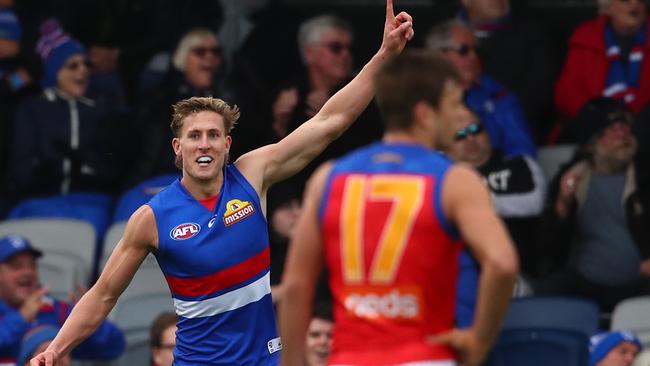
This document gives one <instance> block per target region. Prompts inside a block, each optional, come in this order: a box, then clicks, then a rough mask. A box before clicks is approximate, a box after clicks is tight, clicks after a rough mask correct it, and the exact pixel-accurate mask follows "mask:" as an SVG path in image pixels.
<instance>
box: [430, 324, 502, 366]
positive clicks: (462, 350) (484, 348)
mask: <svg viewBox="0 0 650 366" xmlns="http://www.w3.org/2000/svg"><path fill="white" fill-rule="evenodd" d="M426 340H427V341H428V342H431V343H437V344H444V345H447V346H450V347H451V348H453V349H454V350H456V354H457V357H458V361H459V365H461V366H479V365H480V364H481V363H482V362H483V360H484V359H485V357H486V356H487V354H488V351H489V350H490V345H489V344H488V343H487V342H485V341H483V340H481V339H479V338H478V336H477V334H476V332H475V331H474V330H473V329H471V328H469V329H458V328H454V329H452V330H449V331H447V332H444V333H441V334H436V335H432V336H429V337H427V339H426Z"/></svg>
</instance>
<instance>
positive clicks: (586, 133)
mask: <svg viewBox="0 0 650 366" xmlns="http://www.w3.org/2000/svg"><path fill="white" fill-rule="evenodd" d="M575 122H576V127H577V129H578V144H579V145H584V144H586V143H587V142H589V140H590V139H591V138H592V137H593V136H595V135H596V134H598V133H600V132H602V131H603V130H604V129H605V128H606V127H607V126H609V125H611V124H612V123H615V122H628V123H631V115H630V113H629V112H628V111H627V110H626V109H625V107H624V106H623V105H622V104H621V103H620V102H618V101H616V100H614V99H611V98H604V97H602V98H595V99H592V100H590V101H588V102H587V103H585V105H584V106H583V107H582V108H580V110H579V111H578V115H577V117H576V121H575Z"/></svg>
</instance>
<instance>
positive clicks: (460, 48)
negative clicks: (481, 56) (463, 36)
mask: <svg viewBox="0 0 650 366" xmlns="http://www.w3.org/2000/svg"><path fill="white" fill-rule="evenodd" d="M446 51H454V52H456V53H457V54H459V55H461V56H467V55H469V53H470V52H474V53H476V45H473V44H467V43H461V44H459V45H457V46H455V47H448V48H447V49H446Z"/></svg>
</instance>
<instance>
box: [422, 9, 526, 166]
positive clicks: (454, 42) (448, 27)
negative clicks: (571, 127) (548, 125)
mask: <svg viewBox="0 0 650 366" xmlns="http://www.w3.org/2000/svg"><path fill="white" fill-rule="evenodd" d="M425 45H426V48H427V49H430V50H432V51H435V52H439V53H440V54H441V55H443V56H444V57H445V58H446V59H448V60H449V61H451V62H452V63H453V64H454V65H455V66H456V68H457V69H458V71H459V73H460V75H461V77H462V79H463V87H464V88H465V103H467V106H468V107H469V108H470V109H471V110H472V111H473V112H474V113H476V114H477V115H478V116H479V118H480V119H481V120H482V121H483V123H484V124H485V127H486V129H487V132H488V135H489V136H490V141H491V142H492V146H493V147H494V148H497V149H499V150H501V151H503V153H504V154H505V155H507V156H510V155H521V154H525V155H529V156H536V155H537V153H536V146H535V143H534V142H533V139H532V137H531V134H530V131H529V127H528V121H527V119H526V117H525V115H524V112H523V110H522V108H521V105H520V104H519V100H518V99H517V97H516V96H515V95H513V94H511V93H510V92H509V91H508V90H507V89H506V88H505V87H503V86H502V85H501V84H499V83H498V82H497V81H496V80H494V79H493V78H492V77H490V76H489V75H486V74H484V73H483V71H482V68H481V60H480V59H479V57H478V54H477V52H476V47H477V42H476V37H475V36H474V33H473V31H472V29H471V28H470V26H469V25H467V24H466V23H464V22H462V21H460V20H457V19H451V20H448V21H445V22H443V23H440V24H438V25H436V26H434V27H433V28H432V29H431V30H430V31H429V33H428V35H427V37H426V40H425Z"/></svg>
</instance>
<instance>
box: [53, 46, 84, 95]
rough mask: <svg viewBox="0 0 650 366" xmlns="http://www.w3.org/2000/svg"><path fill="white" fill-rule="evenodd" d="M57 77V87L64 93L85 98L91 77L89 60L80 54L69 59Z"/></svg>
mask: <svg viewBox="0 0 650 366" xmlns="http://www.w3.org/2000/svg"><path fill="white" fill-rule="evenodd" d="M56 77H57V87H58V88H59V90H61V91H62V92H63V93H65V94H66V95H69V96H71V97H75V98H78V97H81V96H83V95H84V94H86V89H87V88H88V79H89V77H90V67H89V64H88V59H87V58H86V56H85V55H83V54H80V53H79V54H76V55H73V56H71V57H69V58H68V59H67V60H66V61H65V63H64V64H63V66H61V69H59V73H58V74H57V76H56Z"/></svg>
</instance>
